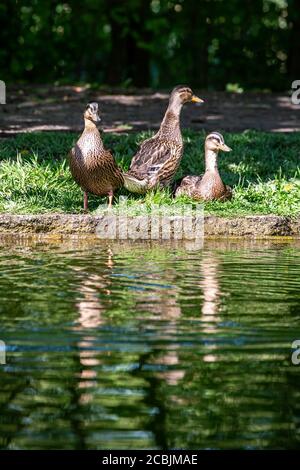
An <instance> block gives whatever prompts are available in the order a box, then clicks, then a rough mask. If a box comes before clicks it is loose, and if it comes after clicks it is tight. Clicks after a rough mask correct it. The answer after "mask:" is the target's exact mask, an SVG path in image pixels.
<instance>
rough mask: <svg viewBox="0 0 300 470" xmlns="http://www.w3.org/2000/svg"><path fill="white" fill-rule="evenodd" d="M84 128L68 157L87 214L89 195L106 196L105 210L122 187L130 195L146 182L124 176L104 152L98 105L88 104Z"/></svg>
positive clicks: (94, 103) (112, 158)
mask: <svg viewBox="0 0 300 470" xmlns="http://www.w3.org/2000/svg"><path fill="white" fill-rule="evenodd" d="M83 118H84V129H83V132H82V134H81V136H80V137H79V139H78V140H77V142H76V144H75V146H74V147H73V148H72V149H71V151H70V154H69V165H70V170H71V174H72V176H73V178H74V180H75V181H76V183H77V184H78V185H79V186H80V187H81V189H82V190H83V193H84V195H83V209H84V211H85V212H87V211H88V194H89V193H90V194H95V195H97V196H105V195H107V196H108V209H110V208H111V207H112V202H113V197H114V192H115V191H116V190H117V189H119V188H121V187H123V186H125V188H126V189H128V190H129V191H132V192H138V191H139V187H143V186H147V185H148V183H149V181H148V179H144V180H142V181H141V180H140V179H139V178H137V177H134V176H132V175H127V174H126V173H123V172H122V171H121V169H120V168H119V167H118V165H117V163H116V161H115V159H114V157H113V155H112V153H111V151H110V150H107V149H105V147H104V144H103V141H102V138H101V135H100V132H99V130H98V128H97V124H98V123H99V122H100V121H101V118H100V116H99V106H98V103H96V102H91V103H88V104H87V106H86V109H85V111H84V114H83Z"/></svg>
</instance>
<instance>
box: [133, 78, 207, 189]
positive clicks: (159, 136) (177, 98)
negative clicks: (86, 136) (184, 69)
mask: <svg viewBox="0 0 300 470" xmlns="http://www.w3.org/2000/svg"><path fill="white" fill-rule="evenodd" d="M189 101H191V102H195V103H202V102H203V100H201V99H200V98H198V97H197V96H195V95H194V93H193V91H192V90H191V89H190V88H189V87H187V86H182V85H180V86H177V87H176V88H174V90H173V91H172V93H171V95H170V100H169V105H168V108H167V111H166V113H165V116H164V118H163V120H162V123H161V125H160V128H159V131H158V132H157V133H156V134H155V135H154V136H153V137H151V138H150V139H147V140H145V141H144V142H142V144H141V145H140V148H139V150H138V152H137V154H136V155H135V156H134V157H133V159H132V162H131V165H130V170H129V172H128V173H129V174H130V175H132V176H135V177H137V178H139V179H145V178H147V177H148V178H149V185H148V186H142V187H141V186H139V187H138V190H139V192H146V191H147V190H148V189H151V188H153V187H155V186H158V185H159V186H161V187H164V186H167V185H168V184H170V182H171V180H172V178H173V177H174V176H175V173H176V170H177V168H178V165H179V163H180V160H181V157H182V153H183V140H182V136H181V130H180V113H181V108H182V106H183V105H184V104H185V103H188V102H189Z"/></svg>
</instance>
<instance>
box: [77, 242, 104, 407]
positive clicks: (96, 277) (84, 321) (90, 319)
mask: <svg viewBox="0 0 300 470" xmlns="http://www.w3.org/2000/svg"><path fill="white" fill-rule="evenodd" d="M105 266H106V268H108V269H109V270H111V269H112V268H113V253H112V251H111V249H110V248H108V250H107V261H106V263H105ZM77 271H79V272H80V274H81V273H82V271H81V270H78V269H77ZM83 274H84V276H83V280H82V282H81V284H80V286H79V289H78V292H79V293H80V296H81V298H80V300H79V301H78V302H77V303H76V307H77V309H78V313H79V317H78V321H77V325H76V326H75V327H74V330H77V331H82V329H91V328H98V327H100V326H101V325H103V324H104V319H103V313H104V312H105V306H103V305H102V303H101V300H100V299H101V298H100V295H99V294H100V293H101V292H102V293H104V294H105V295H106V296H110V295H111V291H110V283H111V281H110V272H108V273H104V274H101V275H100V274H87V273H86V272H84V273H83ZM96 339H97V338H96V336H93V335H86V336H83V337H82V339H81V341H79V343H78V349H79V360H80V365H81V373H80V381H79V385H78V386H79V388H82V389H88V388H91V387H96V386H97V371H96V370H95V369H93V367H96V366H99V365H100V364H101V361H100V360H99V358H98V357H97V352H96V351H95V350H94V349H93V348H94V343H95V341H96ZM91 400H92V394H90V393H83V394H81V396H80V403H81V404H84V403H89V402H90V401H91Z"/></svg>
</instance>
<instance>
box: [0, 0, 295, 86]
mask: <svg viewBox="0 0 300 470" xmlns="http://www.w3.org/2000/svg"><path fill="white" fill-rule="evenodd" d="M0 37H1V44H2V46H4V47H2V49H1V51H0V67H1V79H2V80H5V81H26V82H40V83H41V82H53V81H54V82H58V83H70V82H89V83H92V84H96V85H97V86H99V85H102V84H106V85H112V86H116V85H118V86H119V85H120V86H123V87H126V86H151V87H169V86H172V85H174V84H176V83H180V82H186V83H188V84H191V85H192V86H194V87H208V88H214V89H226V87H227V89H228V87H229V88H231V87H232V84H233V85H234V87H235V88H236V89H237V90H244V89H268V90H269V89H270V90H275V91H276V90H281V89H289V88H290V81H291V80H293V79H296V78H300V61H299V57H300V0H251V1H250V0H230V2H228V1H225V0H127V1H125V0H85V1H84V2H82V1H79V0H73V1H69V2H62V1H61V0H43V1H38V0H24V1H23V0H6V1H5V2H2V3H1V4H0Z"/></svg>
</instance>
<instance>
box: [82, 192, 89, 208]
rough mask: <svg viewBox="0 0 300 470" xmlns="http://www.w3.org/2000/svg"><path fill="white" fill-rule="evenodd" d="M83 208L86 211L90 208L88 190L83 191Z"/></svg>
mask: <svg viewBox="0 0 300 470" xmlns="http://www.w3.org/2000/svg"><path fill="white" fill-rule="evenodd" d="M83 210H84V212H88V210H89V200H88V193H87V192H86V191H84V193H83Z"/></svg>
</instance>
